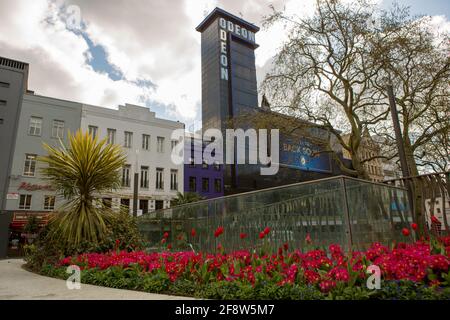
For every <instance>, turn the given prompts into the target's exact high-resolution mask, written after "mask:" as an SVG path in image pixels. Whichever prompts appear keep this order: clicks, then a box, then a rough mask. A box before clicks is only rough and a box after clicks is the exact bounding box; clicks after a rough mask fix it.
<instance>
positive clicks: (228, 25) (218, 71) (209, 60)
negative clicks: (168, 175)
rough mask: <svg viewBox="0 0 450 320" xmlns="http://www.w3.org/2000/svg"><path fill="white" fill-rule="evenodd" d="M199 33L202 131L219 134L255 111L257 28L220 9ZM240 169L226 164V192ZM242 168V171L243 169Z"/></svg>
mask: <svg viewBox="0 0 450 320" xmlns="http://www.w3.org/2000/svg"><path fill="white" fill-rule="evenodd" d="M196 30H197V31H199V32H201V41H202V42H201V59H202V123H203V126H202V128H203V132H205V131H206V130H207V129H210V128H214V129H220V130H221V131H222V134H223V137H225V129H227V128H228V127H230V126H229V121H230V119H233V118H234V117H237V116H238V115H239V114H241V113H243V112H245V110H246V109H255V108H258V93H257V83H256V68H255V52H254V50H255V49H256V48H257V47H258V45H257V44H256V42H255V33H256V32H258V31H259V28H258V27H257V26H255V25H253V24H251V23H249V22H247V21H245V20H242V19H241V18H239V17H236V16H235V15H232V14H230V13H228V12H226V11H224V10H222V9H220V8H215V9H214V10H213V11H212V12H211V13H210V14H209V15H208V16H207V17H206V18H205V19H204V20H203V21H202V23H200V25H199V26H198V27H197V28H196ZM238 167H241V166H235V165H225V168H224V169H225V172H224V182H225V192H226V193H230V192H232V191H230V190H232V189H236V187H237V185H238V181H237V177H238V176H239V175H238V174H237V172H236V171H237V170H240V168H238ZM242 169H243V168H242Z"/></svg>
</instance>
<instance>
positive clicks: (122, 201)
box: [120, 199, 130, 212]
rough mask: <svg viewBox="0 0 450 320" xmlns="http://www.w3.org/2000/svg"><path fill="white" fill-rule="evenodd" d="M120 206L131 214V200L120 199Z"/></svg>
mask: <svg viewBox="0 0 450 320" xmlns="http://www.w3.org/2000/svg"><path fill="white" fill-rule="evenodd" d="M120 206H121V207H122V209H124V210H126V211H127V212H130V199H120Z"/></svg>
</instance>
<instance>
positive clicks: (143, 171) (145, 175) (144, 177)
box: [141, 167, 148, 189]
mask: <svg viewBox="0 0 450 320" xmlns="http://www.w3.org/2000/svg"><path fill="white" fill-rule="evenodd" d="M141 188H145V189H147V188H148V167H141Z"/></svg>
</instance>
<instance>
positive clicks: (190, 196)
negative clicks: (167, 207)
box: [172, 192, 205, 206]
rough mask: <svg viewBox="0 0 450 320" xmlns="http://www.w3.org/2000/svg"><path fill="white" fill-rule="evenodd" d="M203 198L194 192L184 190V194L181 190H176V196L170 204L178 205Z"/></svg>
mask: <svg viewBox="0 0 450 320" xmlns="http://www.w3.org/2000/svg"><path fill="white" fill-rule="evenodd" d="M203 199H205V198H204V197H202V196H200V195H199V194H198V193H196V192H185V193H184V194H183V193H181V192H177V197H176V198H175V199H173V200H172V206H179V205H182V204H187V203H192V202H197V201H200V200H203Z"/></svg>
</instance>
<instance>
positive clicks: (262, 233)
mask: <svg viewBox="0 0 450 320" xmlns="http://www.w3.org/2000/svg"><path fill="white" fill-rule="evenodd" d="M265 236H266V234H265V233H264V231H261V232H260V233H259V238H260V239H264V237H265Z"/></svg>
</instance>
